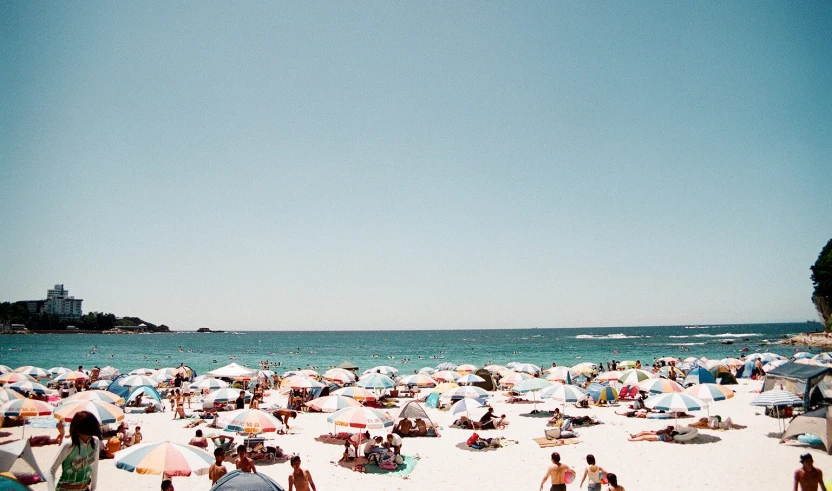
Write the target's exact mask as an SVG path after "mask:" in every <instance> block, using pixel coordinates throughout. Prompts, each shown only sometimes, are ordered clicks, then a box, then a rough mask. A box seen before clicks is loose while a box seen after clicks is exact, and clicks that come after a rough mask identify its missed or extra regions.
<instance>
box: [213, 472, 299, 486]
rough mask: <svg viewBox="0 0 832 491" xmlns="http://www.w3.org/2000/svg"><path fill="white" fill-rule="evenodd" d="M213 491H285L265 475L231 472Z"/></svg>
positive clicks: (218, 482)
mask: <svg viewBox="0 0 832 491" xmlns="http://www.w3.org/2000/svg"><path fill="white" fill-rule="evenodd" d="M211 491H285V490H284V489H283V487H281V486H280V484H277V483H276V482H275V481H274V480H273V479H272V478H270V477H269V476H267V475H265V474H261V473H259V472H258V473H256V474H255V473H253V472H242V471H240V470H235V471H231V472H229V473H228V474H226V475H224V476H222V477H221V478H220V480H219V481H217V483H216V484H214V486H213V487H212V488H211Z"/></svg>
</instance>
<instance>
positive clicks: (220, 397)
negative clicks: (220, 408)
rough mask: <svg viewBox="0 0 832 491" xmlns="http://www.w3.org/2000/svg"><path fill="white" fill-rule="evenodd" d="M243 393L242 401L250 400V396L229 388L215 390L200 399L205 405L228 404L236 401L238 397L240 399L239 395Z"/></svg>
mask: <svg viewBox="0 0 832 491" xmlns="http://www.w3.org/2000/svg"><path fill="white" fill-rule="evenodd" d="M241 392H242V393H243V399H244V400H246V401H248V400H250V399H251V394H249V393H247V392H245V391H242V390H240V389H232V388H230V387H226V388H224V389H217V390H215V391H213V392H211V393H209V394H208V395H207V396H205V397H204V398H203V399H202V402H204V403H207V404H228V403H229V402H233V401H236V400H237V398H238V397H240V393H241Z"/></svg>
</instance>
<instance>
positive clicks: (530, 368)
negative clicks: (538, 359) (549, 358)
mask: <svg viewBox="0 0 832 491" xmlns="http://www.w3.org/2000/svg"><path fill="white" fill-rule="evenodd" d="M512 370H514V371H515V372H519V373H528V374H530V375H534V374H536V373H540V367H539V366H537V365H532V364H531V363H519V364H517V365H514V366H513V367H512Z"/></svg>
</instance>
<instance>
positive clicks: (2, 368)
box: [0, 365, 14, 374]
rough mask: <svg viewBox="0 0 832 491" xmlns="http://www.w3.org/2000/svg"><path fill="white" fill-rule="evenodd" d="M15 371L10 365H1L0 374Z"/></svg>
mask: <svg viewBox="0 0 832 491" xmlns="http://www.w3.org/2000/svg"><path fill="white" fill-rule="evenodd" d="M13 371H14V370H12V368H11V367H9V366H6V365H0V374H4V373H11V372H13Z"/></svg>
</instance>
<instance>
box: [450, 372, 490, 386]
mask: <svg viewBox="0 0 832 491" xmlns="http://www.w3.org/2000/svg"><path fill="white" fill-rule="evenodd" d="M477 382H485V379H484V378H482V377H480V376H478V375H475V374H473V373H469V374H468V375H463V376H461V377H459V378H458V379H456V383H458V384H473V383H477Z"/></svg>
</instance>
